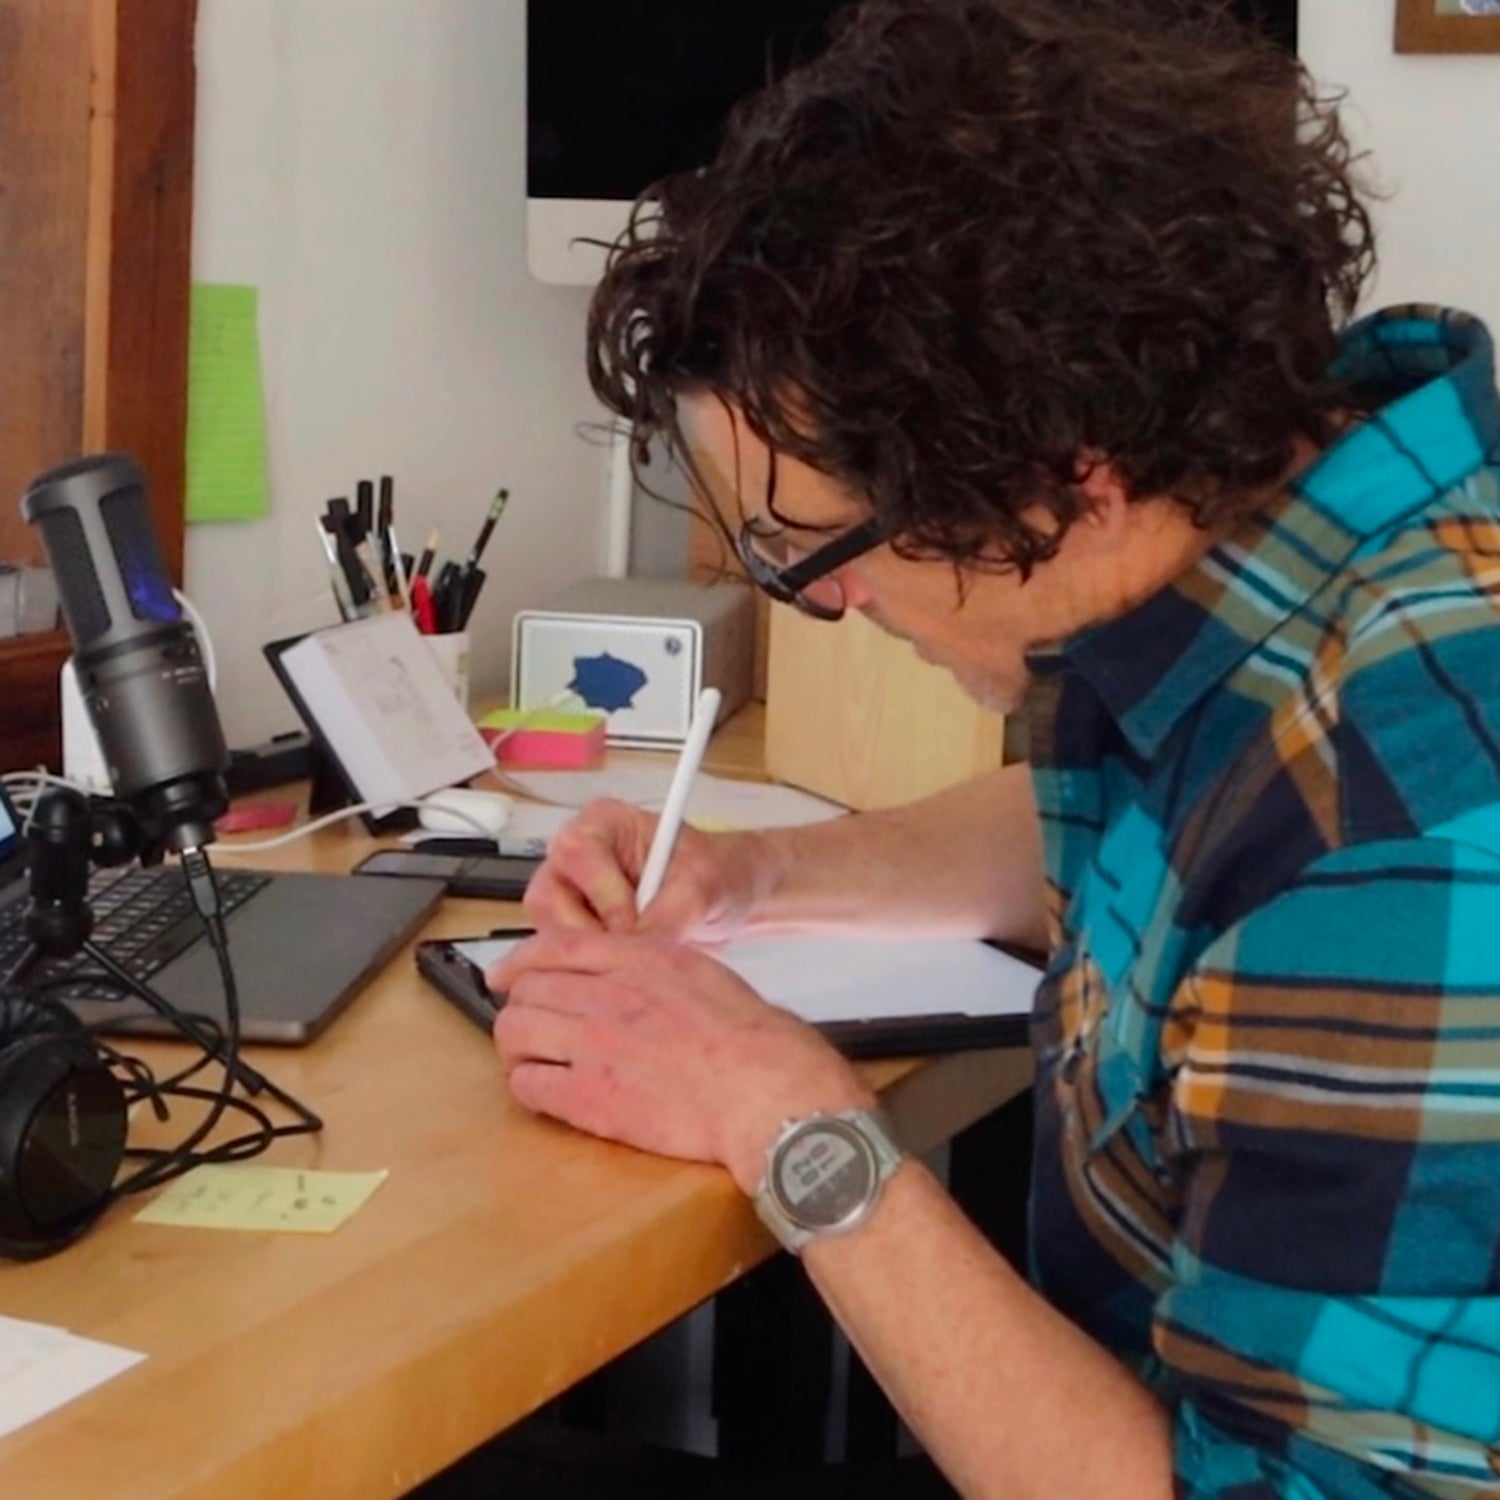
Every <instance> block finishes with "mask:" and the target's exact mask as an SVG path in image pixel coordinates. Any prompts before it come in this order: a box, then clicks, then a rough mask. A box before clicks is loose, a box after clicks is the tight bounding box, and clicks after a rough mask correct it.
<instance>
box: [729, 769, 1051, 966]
mask: <svg viewBox="0 0 1500 1500" xmlns="http://www.w3.org/2000/svg"><path fill="white" fill-rule="evenodd" d="M757 837H759V838H760V839H762V840H763V841H764V846H765V851H766V852H765V863H766V865H767V868H768V869H769V871H770V878H769V880H768V889H767V892H766V894H765V896H764V897H763V898H762V899H761V900H760V901H759V902H757V904H756V907H755V912H754V917H753V926H754V929H755V930H756V931H760V932H791V931H797V930H805V929H807V928H820V929H827V928H830V927H833V928H837V927H845V926H847V927H858V928H862V929H865V930H869V929H871V928H872V927H882V928H884V929H885V930H886V931H887V932H897V931H910V932H923V933H928V934H938V933H947V934H951V935H954V936H963V937H996V938H1003V939H1005V940H1007V941H1011V942H1017V943H1025V944H1028V945H1029V946H1032V947H1036V948H1041V947H1043V946H1045V928H1044V923H1043V912H1042V855H1041V834H1040V830H1039V827H1038V824H1037V815H1036V801H1035V798H1034V796H1033V794H1032V789H1031V772H1030V770H1029V768H1028V767H1026V766H1019V765H1018V766H1007V767H1005V768H1004V769H1002V770H999V771H994V772H991V773H989V774H988V775H985V776H981V777H976V778H975V779H974V780H972V781H967V782H964V783H963V784H962V785H961V786H956V787H951V788H949V789H948V790H947V791H943V792H939V793H937V794H936V795H935V796H932V797H928V798H925V799H924V800H923V801H921V802H914V803H912V804H910V805H909V806H906V807H898V808H891V809H890V810H888V811H884V812H874V813H861V814H859V815H857V816H855V817H851V818H839V819H836V820H835V821H833V822H829V823H817V824H814V825H812V826H810V827H807V828H792V829H785V830H779V831H777V832H776V833H773V834H764V835H758V836H757Z"/></svg>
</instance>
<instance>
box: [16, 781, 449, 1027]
mask: <svg viewBox="0 0 1500 1500" xmlns="http://www.w3.org/2000/svg"><path fill="white" fill-rule="evenodd" d="M26 863H27V854H26V841H25V838H24V837H23V835H22V832H21V820H20V818H19V817H18V816H17V813H16V809H15V806H14V804H13V803H12V802H11V801H10V799H9V798H8V796H7V795H6V793H5V791H4V788H3V787H0V978H4V977H5V976H6V975H8V974H9V973H10V972H11V970H12V969H13V968H14V967H15V965H16V963H17V962H18V961H19V960H20V958H21V956H22V955H23V954H24V952H25V951H26V948H27V942H26V936H25V929H24V918H25V913H26V907H27V902H28V898H29V894H30V893H29V890H28V887H27V877H26ZM215 875H216V876H217V879H218V885H219V892H220V896H221V898H222V900H223V903H224V906H225V909H226V913H227V915H226V920H225V930H226V931H227V933H228V935H229V956H230V960H231V962H232V963H233V965H234V975H235V980H236V983H237V985H238V988H239V999H240V1033H241V1036H242V1037H243V1038H244V1040H245V1041H247V1042H278V1043H282V1044H289V1045H295V1044H298V1043H302V1042H308V1041H311V1040H312V1039H313V1037H315V1036H317V1035H318V1033H319V1032H320V1031H322V1030H323V1028H324V1027H325V1026H327V1024H328V1023H329V1022H330V1021H331V1020H332V1019H333V1018H334V1017H335V1016H336V1015H337V1014H338V1013H339V1012H340V1011H341V1010H342V1009H343V1008H344V1007H345V1006H346V1005H347V1004H348V1003H349V1002H350V1001H351V1000H352V999H353V998H354V996H355V995H356V994H358V993H359V991H360V989H361V988H362V987H363V986H364V985H365V983H366V982H367V981H368V980H369V979H371V978H372V977H373V976H374V975H375V974H376V973H377V972H378V971H379V970H380V968H381V967H382V966H383V965H384V964H385V963H386V962H387V961H388V960H389V959H390V958H391V957H392V956H393V955H394V954H395V953H396V952H397V951H398V950H399V949H400V948H401V946H402V945H403V944H404V943H405V942H406V941H407V940H408V939H409V938H411V937H412V936H413V935H414V934H415V933H416V931H417V929H418V928H420V927H421V925H422V923H423V922H424V921H425V920H426V919H427V917H428V915H429V914H430V913H431V912H432V910H433V908H434V907H435V906H436V905H437V903H438V901H439V900H440V898H441V897H442V894H443V882H442V881H441V880H413V879H402V880H381V879H378V878H376V877H373V876H360V875H303V874H283V873H281V872H279V871H278V872H277V873H275V874H271V873H268V872H266V871H261V870H243V869H241V870H234V869H229V868H227V867H226V868H223V869H220V868H219V867H218V866H217V865H215ZM89 901H90V904H91V905H92V907H93V911H94V934H93V940H94V941H95V942H96V943H98V944H99V946H100V947H101V948H103V949H104V950H105V951H106V952H108V953H109V954H110V956H111V957H112V958H114V959H115V961H116V962H118V963H119V964H121V965H122V967H124V968H125V969H126V970H128V971H129V972H130V973H131V974H132V975H133V976H134V977H136V978H137V979H140V980H143V981H144V982H146V983H148V984H150V986H151V987H152V988H153V989H154V990H156V992H157V993H158V994H159V995H160V996H161V997H162V999H164V1000H166V1001H167V1002H169V1003H170V1004H171V1005H173V1006H175V1007H176V1008H177V1009H179V1010H183V1011H190V1012H193V1013H196V1014H199V1015H207V1016H212V1017H213V1018H214V1019H216V1020H219V1021H222V1020H223V1019H224V995H223V986H222V983H221V981H220V978H219V965H218V961H217V959H216V958H215V957H214V952H213V948H212V946H211V945H210V943H209V941H208V939H207V938H206V937H205V936H204V933H203V927H202V923H201V921H200V920H199V918H198V915H197V913H196V912H195V911H194V909H193V906H192V902H191V900H190V898H189V896H188V894H187V891H186V888H185V885H184V882H183V878H182V871H181V870H180V869H179V868H178V866H177V865H175V864H166V865H160V866H155V867H151V868H135V869H127V870H97V871H95V872H94V873H93V875H92V876H91V878H90V882H89ZM37 979H48V980H53V979H55V980H57V981H58V984H57V985H56V986H53V985H49V986H48V990H47V993H48V994H52V995H56V996H58V997H59V998H61V999H63V1000H65V1001H66V1002H67V1004H68V1005H69V1006H70V1007H71V1008H72V1009H73V1010H74V1011H75V1012H76V1013H77V1014H78V1016H79V1017H80V1018H81V1019H82V1020H83V1021H84V1022H86V1023H87V1024H89V1025H97V1026H99V1028H100V1029H101V1030H105V1031H120V1032H124V1033H127V1034H129V1035H134V1036H139V1035H142V1034H150V1035H176V1033H175V1032H173V1031H172V1029H171V1027H170V1026H169V1025H168V1024H167V1023H166V1022H164V1021H162V1020H161V1018H160V1017H158V1016H156V1015H154V1014H153V1013H152V1012H151V1010H150V1009H149V1008H148V1007H146V1006H145V1005H144V1004H143V1003H142V1002H141V1001H139V1000H137V999H135V998H134V997H133V996H129V995H125V994H122V993H121V992H120V990H119V989H117V988H107V987H106V986H105V985H103V984H101V983H100V979H101V971H100V970H99V969H98V967H97V966H96V965H94V964H93V963H92V962H91V961H90V960H89V959H88V958H87V957H86V956H85V955H83V954H79V955H78V956H77V957H76V958H74V959H69V960H59V959H41V960H39V961H38V962H37V963H36V964H34V965H33V966H32V967H31V968H30V969H28V971H27V973H26V974H25V975H24V976H23V977H22V980H21V988H22V989H23V990H24V989H25V988H26V987H27V986H28V985H29V984H31V983H32V982H33V981H35V980H37Z"/></svg>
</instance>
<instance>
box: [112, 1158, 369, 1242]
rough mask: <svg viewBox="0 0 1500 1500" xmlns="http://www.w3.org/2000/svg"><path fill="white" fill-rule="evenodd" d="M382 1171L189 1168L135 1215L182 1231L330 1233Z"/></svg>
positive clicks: (359, 1203) (241, 1166)
mask: <svg viewBox="0 0 1500 1500" xmlns="http://www.w3.org/2000/svg"><path fill="white" fill-rule="evenodd" d="M388 1175H389V1174H388V1173H386V1172H304V1171H301V1170H299V1169H298V1168H296V1167H254V1166H248V1165H245V1164H243V1163H239V1162H227V1163H224V1164H223V1165H219V1166H214V1165H209V1166H202V1167H194V1168H193V1170H192V1171H191V1172H188V1173H186V1174H185V1175H184V1176H182V1177H179V1178H178V1179H177V1180H176V1181H175V1182H173V1183H170V1184H169V1185H168V1186H167V1187H166V1188H165V1189H163V1191H162V1192H160V1193H158V1194H157V1195H156V1197H154V1198H153V1199H152V1200H151V1201H150V1202H149V1203H148V1204H147V1205H146V1206H145V1208H143V1209H142V1210H141V1211H140V1213H138V1214H137V1215H136V1216H135V1217H136V1222H137V1223H140V1224H175V1225H178V1226H180V1227H182V1228H184V1229H272V1230H289V1231H293V1232H296V1233H301V1234H331V1233H332V1232H333V1231H334V1230H335V1229H337V1228H338V1227H339V1226H340V1225H341V1224H342V1223H343V1222H344V1221H345V1220H346V1219H348V1218H350V1217H351V1216H352V1215H353V1214H354V1213H355V1212H356V1211H357V1210H358V1209H359V1208H361V1207H362V1206H363V1205H364V1202H365V1200H366V1199H367V1198H368V1197H369V1196H370V1194H371V1193H373V1192H374V1191H375V1189H376V1188H378V1187H379V1186H380V1184H381V1183H382V1182H384V1181H385V1179H386V1177H387V1176H388Z"/></svg>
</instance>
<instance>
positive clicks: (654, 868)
mask: <svg viewBox="0 0 1500 1500" xmlns="http://www.w3.org/2000/svg"><path fill="white" fill-rule="evenodd" d="M719 697H720V695H719V690H718V688H704V689H703V691H702V692H701V693H700V694H699V695H698V703H697V706H696V707H695V708H694V709H693V722H692V724H691V725H690V726H689V728H688V732H687V738H686V739H685V740H684V741H683V742H682V754H681V755H679V756H678V757H677V766H676V769H675V770H674V771H673V772H672V784H671V785H670V786H669V787H668V788H667V800H666V801H665V802H664V803H663V804H662V809H661V817H660V818H659V819H658V820H657V824H656V832H655V834H653V835H652V838H651V848H650V850H649V851H648V852H647V854H646V863H645V864H644V865H643V866H642V867H641V878H640V880H639V881H637V882H636V887H635V909H636V912H637V913H640V912H643V911H645V909H646V908H647V907H648V906H649V905H650V904H651V903H652V902H653V901H654V900H655V899H656V895H657V892H658V891H660V890H661V883H662V881H663V880H664V879H665V878H666V873H667V866H668V865H669V864H670V863H671V862H672V850H673V849H674V848H676V846H677V835H678V834H679V833H681V831H682V820H683V815H684V814H685V813H686V812H687V801H688V794H689V793H690V792H691V791H692V789H693V778H694V777H695V776H696V775H697V774H698V767H699V766H700V765H702V764H703V752H704V751H705V750H706V749H707V748H708V737H709V735H710V734H712V733H713V727H714V720H715V719H717V718H718V716H719Z"/></svg>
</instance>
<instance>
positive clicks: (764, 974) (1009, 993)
mask: <svg viewBox="0 0 1500 1500" xmlns="http://www.w3.org/2000/svg"><path fill="white" fill-rule="evenodd" d="M522 941H524V935H519V934H515V933H497V934H494V935H491V936H489V937H482V938H461V939H455V940H452V941H447V942H433V943H423V944H421V945H420V946H419V948H418V964H419V966H420V968H421V970H422V972H423V974H424V975H426V977H427V978H428V979H430V980H431V981H432V982H433V983H434V984H435V985H436V986H437V987H438V988H439V989H440V990H442V992H443V993H444V994H445V995H447V997H448V998H449V999H450V1000H453V1001H454V1003H455V1004H457V1005H459V1006H460V1008H461V1009H463V1011H464V1012H465V1014H467V1015H469V1016H470V1017H471V1018H472V1019H473V1020H474V1021H476V1022H477V1023H478V1024H480V1025H482V1026H485V1027H488V1025H489V1024H490V1022H491V1021H493V1019H494V1016H495V1012H496V1009H497V1002H496V1000H495V998H494V997H492V996H490V995H489V993H488V991H487V990H485V988H484V983H483V976H484V973H485V971H486V970H487V969H489V968H490V967H491V966H492V965H493V964H494V963H496V962H497V961H498V960H499V959H500V957H501V956H502V955H503V954H505V953H507V952H508V951H509V950H510V949H511V948H513V947H514V946H515V945H516V944H517V943H518V942H522ZM715 957H717V958H718V959H719V960H720V961H721V962H723V963H724V964H726V965H728V967H729V968H731V969H733V970H734V971H735V972H736V973H737V974H739V975H740V976H741V977H742V978H743V979H744V980H745V981H746V982H747V983H748V984H749V985H750V986H751V987H752V988H753V989H754V990H756V992H757V993H759V994H761V995H764V996H765V997H766V999H767V1000H770V1001H772V1002H773V1003H774V1004H777V1005H780V1006H783V1007H784V1008H786V1009H787V1010H790V1011H793V1012H795V1013H796V1014H797V1015H799V1016H801V1017H802V1018H803V1019H804V1020H807V1021H810V1022H812V1023H813V1024H814V1025H815V1026H817V1027H818V1028H819V1030H821V1031H822V1032H823V1033H824V1034H825V1035H826V1036H828V1037H829V1039H830V1040H831V1041H833V1042H834V1043H835V1045H837V1046H838V1047H839V1049H840V1050H841V1051H843V1052H845V1053H847V1054H848V1055H850V1056H856V1057H873V1056H880V1055H895V1054H899V1053H907V1052H938V1051H952V1050H955V1049H958V1048H965V1047H995V1046H1007V1045H1019V1044H1020V1043H1021V1042H1023V1041H1024V1040H1025V1036H1026V1026H1027V1021H1028V1019H1029V1017H1030V1014H1031V1000H1032V995H1033V994H1034V993H1035V991H1036V986H1037V981H1038V979H1039V978H1040V977H1041V975H1040V972H1039V970H1038V969H1037V968H1036V967H1035V966H1034V965H1032V964H1029V963H1025V962H1023V961H1022V960H1021V959H1018V958H1013V957H1012V956H1011V955H1010V954H1008V953H1005V952H1003V951H1002V950H1000V949H999V948H995V947H992V946H991V945H990V944H988V943H977V942H970V941H967V940H964V939H943V938H921V939H895V938H893V939H879V938H823V937H807V938H802V937H793V938H760V939H755V940H753V941H747V942H740V943H731V944H730V945H729V946H728V947H726V948H724V949H722V950H720V951H719V952H718V953H716V954H715Z"/></svg>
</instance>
